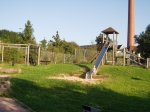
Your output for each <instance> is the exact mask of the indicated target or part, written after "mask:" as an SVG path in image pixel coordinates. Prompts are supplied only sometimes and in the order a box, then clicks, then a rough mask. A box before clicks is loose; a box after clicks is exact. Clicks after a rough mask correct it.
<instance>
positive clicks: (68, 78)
mask: <svg viewBox="0 0 150 112" xmlns="http://www.w3.org/2000/svg"><path fill="white" fill-rule="evenodd" d="M48 79H54V80H66V81H71V82H81V83H84V84H97V83H100V82H102V81H104V79H105V78H103V77H102V78H101V77H99V78H92V79H84V78H81V77H79V76H65V75H64V76H58V77H48Z"/></svg>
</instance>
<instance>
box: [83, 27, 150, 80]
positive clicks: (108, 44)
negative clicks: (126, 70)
mask: <svg viewBox="0 0 150 112" xmlns="http://www.w3.org/2000/svg"><path fill="white" fill-rule="evenodd" d="M102 33H103V39H105V40H103V42H104V43H102V44H104V45H103V47H102V49H101V52H100V54H99V55H98V56H97V58H96V61H95V63H94V66H93V68H92V69H91V70H90V71H89V72H87V73H86V77H85V78H86V79H92V75H94V74H96V72H97V69H98V68H99V67H100V64H108V63H109V64H112V65H115V64H117V62H118V59H119V58H120V59H122V65H123V66H125V65H131V64H132V65H136V66H142V67H145V68H149V67H150V59H144V58H142V57H139V56H138V55H136V54H135V53H132V52H131V51H128V50H127V49H126V48H123V49H120V47H121V45H117V36H118V34H119V33H118V32H117V31H116V30H114V29H113V28H111V27H109V28H107V29H105V30H103V31H102ZM109 34H113V39H112V41H108V37H109ZM109 48H111V49H112V50H111V52H110V53H109V55H110V57H111V60H109V59H108V52H107V50H108V49H109ZM95 56H96V55H95ZM95 56H94V58H95ZM104 57H105V60H104ZM92 61H93V59H92ZM94 69H96V70H94Z"/></svg>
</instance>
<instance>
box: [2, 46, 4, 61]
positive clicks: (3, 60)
mask: <svg viewBox="0 0 150 112" xmlns="http://www.w3.org/2000/svg"><path fill="white" fill-rule="evenodd" d="M3 62H4V46H2V63H3Z"/></svg>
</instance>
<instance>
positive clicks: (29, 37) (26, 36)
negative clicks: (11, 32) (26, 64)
mask: <svg viewBox="0 0 150 112" xmlns="http://www.w3.org/2000/svg"><path fill="white" fill-rule="evenodd" d="M33 32H34V30H33V28H32V25H31V22H30V21H29V20H28V21H27V23H26V24H25V29H24V32H23V37H22V38H23V42H24V43H31V44H35V43H36V42H35V38H34V36H33Z"/></svg>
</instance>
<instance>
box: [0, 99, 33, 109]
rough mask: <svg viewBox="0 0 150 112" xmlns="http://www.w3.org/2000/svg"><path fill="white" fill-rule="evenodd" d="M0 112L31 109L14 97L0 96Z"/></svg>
mask: <svg viewBox="0 0 150 112" xmlns="http://www.w3.org/2000/svg"><path fill="white" fill-rule="evenodd" d="M0 112H32V110H31V109H30V108H28V107H26V106H25V105H24V104H22V103H20V102H18V101H17V100H15V99H11V98H6V97H0Z"/></svg>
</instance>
